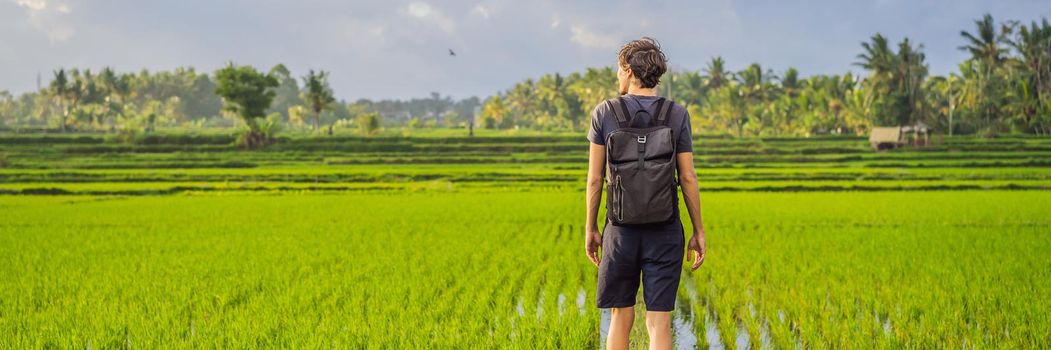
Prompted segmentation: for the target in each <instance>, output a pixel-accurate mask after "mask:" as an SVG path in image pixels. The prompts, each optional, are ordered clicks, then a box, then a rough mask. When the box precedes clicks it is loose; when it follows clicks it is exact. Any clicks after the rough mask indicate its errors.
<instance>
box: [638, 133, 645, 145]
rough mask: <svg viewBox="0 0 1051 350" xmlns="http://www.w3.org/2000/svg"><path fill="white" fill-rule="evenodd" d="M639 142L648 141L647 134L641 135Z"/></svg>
mask: <svg viewBox="0 0 1051 350" xmlns="http://www.w3.org/2000/svg"><path fill="white" fill-rule="evenodd" d="M639 143H646V135H642V136H639Z"/></svg>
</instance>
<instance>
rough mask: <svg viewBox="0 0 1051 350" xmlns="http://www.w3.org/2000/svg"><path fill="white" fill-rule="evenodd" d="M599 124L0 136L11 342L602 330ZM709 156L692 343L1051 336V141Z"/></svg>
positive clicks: (164, 344) (714, 142) (1031, 339)
mask: <svg viewBox="0 0 1051 350" xmlns="http://www.w3.org/2000/svg"><path fill="white" fill-rule="evenodd" d="M586 142H587V141H586V140H585V139H584V137H583V135H581V134H569V133H566V134H555V135H496V134H493V135H482V136H478V137H473V138H469V137H465V136H450V135H415V136H412V137H404V136H384V137H371V138H359V137H352V136H334V137H320V136H315V137H306V136H293V137H286V138H283V139H281V140H279V142H278V143H277V144H275V145H272V146H271V147H268V148H267V149H264V150H261V151H251V152H249V151H242V150H240V149H238V148H237V147H236V146H232V144H233V138H232V137H231V136H226V135H221V134H203V135H192V134H185V133H172V134H159V135H156V136H153V137H151V138H148V139H145V140H143V142H141V143H139V144H123V143H117V142H114V141H112V140H109V139H108V138H107V137H106V136H104V135H93V134H71V135H39V134H38V135H17V134H0V275H2V276H4V278H2V279H0V348H3V349H36V348H56V349H69V348H77V349H108V348H145V349H154V348H337V349H344V348H351V349H354V348H391V349H395V348H396V349H404V348H412V349H459V348H510V349H537V348H559V349H578V348H597V347H599V346H601V345H602V343H603V339H602V338H603V335H604V333H603V332H604V329H605V324H606V323H607V322H608V315H607V314H606V313H604V312H603V311H601V310H599V309H596V308H595V307H594V304H595V284H596V273H597V270H596V268H595V267H594V266H593V265H591V263H590V262H589V261H588V260H587V259H586V258H585V256H584V251H583V236H584V232H583V223H584V218H583V216H584V215H583V213H584V192H583V191H584V175H585V171H586V170H585V169H586V161H587V154H586V152H587V143H586ZM695 158H696V163H695V166H696V167H697V169H698V174H699V178H700V185H701V186H700V187H701V200H702V211H703V215H704V219H705V223H706V225H705V226H706V229H707V240H708V248H709V252H708V255H707V259H706V262H705V264H704V266H702V267H701V269H699V270H697V271H695V272H690V271H689V270H688V269H684V271H683V280H682V284H681V286H680V290H679V296H678V306H677V308H676V310H675V311H674V313H673V315H674V329H673V333H674V337H675V341H676V346H677V347H678V348H680V349H692V348H708V347H715V348H719V347H722V348H734V349H740V348H764V349H765V348H790V349H793V348H833V349H842V348H873V347H875V348H966V349H970V348H1009V349H1017V348H1042V347H1046V346H1047V344H1049V343H1051V140H1049V139H1045V138H1028V137H1006V138H994V139H978V138H969V137H958V138H944V139H940V140H938V142H937V143H936V144H935V145H933V146H929V147H926V148H914V149H902V150H896V151H891V152H879V153H877V152H873V151H872V150H871V149H870V148H869V146H868V143H867V142H866V141H865V140H864V139H861V138H851V137H824V138H812V139H745V140H735V139H729V138H719V137H705V136H700V137H697V138H696V139H695ZM682 212H683V213H684V216H685V210H683V211H682ZM600 215H604V211H603V212H602V213H600ZM683 220H684V222H685V223H686V226H687V227H689V220H688V218H685V217H684V218H683ZM639 296H640V297H641V293H639ZM641 305H642V304H641V300H640V306H641ZM637 309H638V312H639V313H640V317H639V318H637V322H636V327H635V330H634V332H633V335H632V342H633V345H634V346H635V347H638V346H643V345H644V344H645V343H646V336H645V329H644V326H643V324H642V318H641V312H642V308H637Z"/></svg>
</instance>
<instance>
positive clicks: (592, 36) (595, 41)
mask: <svg viewBox="0 0 1051 350" xmlns="http://www.w3.org/2000/svg"><path fill="white" fill-rule="evenodd" d="M569 30H570V32H572V33H573V36H572V37H570V40H572V41H573V42H574V43H577V44H578V45H580V46H583V47H585V48H589V49H610V48H613V49H615V48H617V44H618V43H619V42H620V40H619V39H618V38H617V37H616V36H614V35H609V34H601V33H596V32H592V31H589V30H587V29H586V28H584V27H583V26H580V25H573V26H571V27H570V28H569Z"/></svg>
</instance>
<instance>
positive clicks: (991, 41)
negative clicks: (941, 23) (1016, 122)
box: [959, 13, 1013, 127]
mask: <svg viewBox="0 0 1051 350" xmlns="http://www.w3.org/2000/svg"><path fill="white" fill-rule="evenodd" d="M974 24H975V26H976V27H977V28H976V29H977V30H976V31H975V33H974V34H972V33H969V32H967V31H965V30H964V31H960V36H962V37H963V38H964V39H966V40H967V44H966V45H962V46H960V47H959V49H960V50H963V51H967V52H969V53H970V54H971V60H973V61H975V62H977V63H978V66H977V67H976V68H978V72H977V73H978V74H977V75H976V78H977V79H978V80H977V81H976V83H977V88H978V89H977V93H978V94H977V96H976V98H977V110H978V111H979V112H980V113H981V114H982V115H983V116H984V117H985V122H984V124H985V126H986V127H991V126H993V119H994V118H996V117H997V116H999V106H997V105H998V104H999V103H998V102H997V100H999V97H1000V96H998V95H999V94H1000V93H1002V92H1003V90H1004V89H1002V88H1001V87H997V86H994V85H996V84H999V81H1000V80H1001V79H996V77H995V76H996V74H998V73H999V72H1000V70H1001V69H1002V68H1003V64H1004V61H1005V59H1006V58H1005V57H1006V55H1007V53H1008V49H1007V46H1008V45H1010V40H1009V39H1008V35H1010V34H1011V32H1012V28H1013V26H1012V25H1009V24H1004V25H1001V27H1000V30H997V29H996V24H995V22H994V21H993V16H992V15H990V14H988V13H987V14H985V16H983V17H982V19H980V20H976V21H974Z"/></svg>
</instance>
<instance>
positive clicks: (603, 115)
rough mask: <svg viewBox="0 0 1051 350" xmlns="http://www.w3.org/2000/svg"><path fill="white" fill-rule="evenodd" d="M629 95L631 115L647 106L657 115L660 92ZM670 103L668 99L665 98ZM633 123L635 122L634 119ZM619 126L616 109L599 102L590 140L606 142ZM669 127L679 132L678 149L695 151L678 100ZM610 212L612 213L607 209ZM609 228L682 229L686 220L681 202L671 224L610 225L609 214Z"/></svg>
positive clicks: (680, 230) (594, 114) (651, 230)
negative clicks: (680, 213) (681, 212)
mask: <svg viewBox="0 0 1051 350" xmlns="http://www.w3.org/2000/svg"><path fill="white" fill-rule="evenodd" d="M624 97H626V98H627V100H626V101H624V102H625V104H627V105H628V111H627V112H628V115H627V117H628V118H629V120H630V118H632V116H634V115H635V112H636V111H638V110H639V109H640V108H645V109H646V111H647V112H649V115H650V116H651V117H652V118H656V117H657V111H656V108H657V106H656V103H655V102H657V98H658V97H657V96H639V95H631V94H628V95H624ZM665 103H667V102H665ZM639 116H640V117H643V118H645V117H646V113H642V114H639ZM639 122H640V123H641V124H640V125H648V124H649V121H647V120H640V121H639ZM629 124H633V123H630V122H629ZM618 127H619V126H618V125H617V117H616V116H615V115H614V114H613V110H612V109H610V108H609V105H607V104H606V103H605V102H602V103H599V104H598V106H595V109H594V110H592V111H591V127H590V128H589V129H588V136H587V137H588V140H589V141H591V142H592V143H594V144H598V145H605V144H606V135H609V133H610V132H613V130H616V129H617V128H618ZM668 127H669V128H672V130H675V133H676V134H677V135H678V136H677V137H676V143H675V149H676V152H679V153H682V152H693V138H692V135H693V134H692V132H691V130H690V114H689V113H688V112H687V111H686V108H685V107H683V106H682V105H680V104H678V103H676V104H675V105H673V106H672V109H671V110H670V111H668ZM606 214H607V215H609V213H606ZM606 223H607V226H606V230H610V229H614V230H623V231H624V232H640V233H641V232H654V231H658V232H671V231H679V232H682V230H683V226H682V220H681V219H680V217H679V210H678V206H676V209H675V220H672V221H671V222H670V223H667V224H660V223H658V224H650V225H638V226H616V225H610V222H609V218H608V217H607V218H606Z"/></svg>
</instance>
